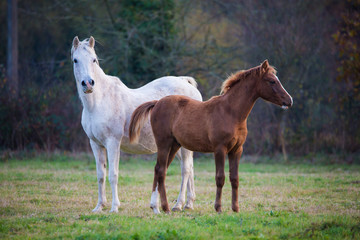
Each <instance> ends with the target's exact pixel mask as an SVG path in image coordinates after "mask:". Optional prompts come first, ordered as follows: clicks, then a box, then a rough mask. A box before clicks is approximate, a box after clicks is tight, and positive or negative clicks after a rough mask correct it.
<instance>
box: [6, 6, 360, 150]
mask: <svg viewBox="0 0 360 240" xmlns="http://www.w3.org/2000/svg"><path fill="white" fill-rule="evenodd" d="M9 2H10V1H9ZM359 2H360V1H358V0H347V1H335V0H319V1H316V2H314V1H310V0H302V1H299V0H297V1H296V0H291V1H285V0H278V1H275V0H267V1H266V0H243V1H236V0H223V1H218V0H207V1H200V0H194V1H190V0H183V1H180V0H153V1H146V0H139V1H136V0H124V1H115V0H103V1H85V0H62V1H60V0H55V1H44V0H33V1H25V0H17V4H18V15H17V16H18V18H17V19H18V53H19V60H18V70H19V71H18V73H19V76H18V86H19V88H18V98H17V99H12V98H10V97H9V95H8V91H7V86H8V85H9V78H8V77H7V74H6V72H7V70H8V67H9V64H8V63H7V56H8V51H7V46H6V44H1V45H0V70H1V71H0V77H1V79H0V101H1V102H0V104H1V105H0V149H20V150H22V149H35V150H43V149H44V150H54V149H64V150H70V151H83V150H89V147H88V140H87V138H86V136H85V134H84V133H83V130H82V129H81V125H80V116H81V104H80V101H79V100H78V97H77V92H76V87H75V83H74V77H73V73H72V64H71V61H70V47H71V42H72V39H73V38H74V36H79V38H80V39H84V38H87V37H89V36H91V35H92V36H94V37H95V39H96V40H97V43H96V51H97V54H98V55H99V58H100V65H101V67H102V68H103V69H104V71H105V72H106V73H107V74H110V75H116V76H119V77H120V79H121V80H122V81H123V82H124V83H125V84H126V85H128V86H129V87H140V86H142V85H143V84H145V83H147V82H149V81H151V80H153V79H155V78H158V77H161V76H164V75H190V76H193V77H195V78H196V80H197V81H198V83H199V89H200V91H201V92H202V94H203V96H204V99H208V98H210V97H211V96H213V95H217V94H218V93H219V89H220V86H221V83H222V81H223V80H224V79H226V77H227V76H228V75H229V74H231V73H232V72H235V71H237V70H240V69H247V68H250V67H253V66H256V65H259V64H260V63H261V62H262V61H263V60H265V59H268V60H269V61H270V64H272V65H274V66H275V67H276V68H277V70H278V76H279V78H280V80H281V81H282V83H283V85H284V87H285V88H286V89H287V90H288V91H289V93H290V94H291V95H292V96H293V98H294V107H293V108H292V109H290V110H289V111H282V110H281V109H279V108H278V107H276V106H273V105H271V104H269V103H266V102H264V101H258V103H257V104H256V105H255V108H254V110H253V112H252V113H251V114H250V118H249V122H248V126H249V135H248V140H247V142H246V144H245V153H246V154H259V155H261V154H277V153H282V154H284V157H286V156H287V154H292V155H304V154H309V153H310V154H311V153H318V152H324V153H338V152H339V151H341V152H343V153H353V152H357V151H358V149H359V147H360V137H359V136H360V130H359V129H360V128H359V120H358V119H360V118H359V117H360V116H359V115H360V111H359V110H360V109H359V108H360V101H359V100H360V97H359V85H360V76H359V73H360V70H359V66H360V62H359V61H360V59H359V39H360V38H359V30H360V29H359V26H360V20H359V5H360V4H359ZM7 6H8V3H7V2H6V1H1V2H0V13H1V14H0V24H1V26H4V27H2V28H0V40H1V41H2V42H3V43H6V42H7V37H8V32H7V28H6V27H5V26H7V22H8V21H7V18H8V16H9V15H8V10H7Z"/></svg>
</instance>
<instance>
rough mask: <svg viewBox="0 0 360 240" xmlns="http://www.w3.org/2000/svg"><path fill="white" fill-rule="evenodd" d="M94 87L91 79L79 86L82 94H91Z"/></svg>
mask: <svg viewBox="0 0 360 240" xmlns="http://www.w3.org/2000/svg"><path fill="white" fill-rule="evenodd" d="M94 85H95V81H94V80H93V79H89V80H83V81H81V86H82V88H83V91H84V93H92V92H93V86H94Z"/></svg>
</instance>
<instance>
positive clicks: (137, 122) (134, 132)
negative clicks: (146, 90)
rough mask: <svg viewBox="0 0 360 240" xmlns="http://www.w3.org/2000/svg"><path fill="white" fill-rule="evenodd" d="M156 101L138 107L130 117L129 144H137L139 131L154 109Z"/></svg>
mask: <svg viewBox="0 0 360 240" xmlns="http://www.w3.org/2000/svg"><path fill="white" fill-rule="evenodd" d="M157 102H158V100H154V101H150V102H146V103H143V104H141V105H140V106H138V107H137V108H136V109H135V111H134V112H133V114H132V115H131V121H130V126H129V138H130V143H137V142H138V140H139V135H140V130H141V128H142V127H143V126H144V124H145V122H146V120H147V119H148V115H149V114H150V112H151V110H152V109H153V108H154V106H155V104H156V103H157Z"/></svg>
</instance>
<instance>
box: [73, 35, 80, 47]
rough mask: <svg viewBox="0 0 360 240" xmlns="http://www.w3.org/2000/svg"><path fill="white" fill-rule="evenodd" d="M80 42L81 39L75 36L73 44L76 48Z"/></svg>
mask: <svg viewBox="0 0 360 240" xmlns="http://www.w3.org/2000/svg"><path fill="white" fill-rule="evenodd" d="M79 43H80V41H79V38H78V36H76V37H74V40H73V46H74V48H75V49H76V48H77V47H78V46H79Z"/></svg>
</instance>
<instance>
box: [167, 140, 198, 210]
mask: <svg viewBox="0 0 360 240" xmlns="http://www.w3.org/2000/svg"><path fill="white" fill-rule="evenodd" d="M177 155H178V156H179V159H180V164H181V186H180V192H179V197H178V199H177V201H176V204H175V206H174V207H173V208H172V211H181V209H182V207H183V205H184V203H185V186H187V203H186V205H185V208H187V209H193V202H194V200H195V188H194V168H193V152H192V151H189V150H187V149H185V148H183V147H182V148H181V149H180V151H178V154H177Z"/></svg>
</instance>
